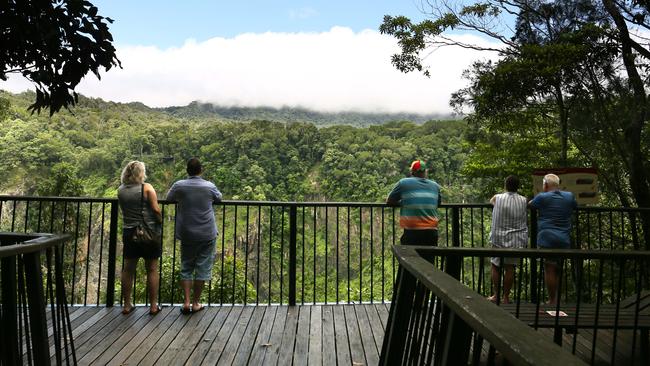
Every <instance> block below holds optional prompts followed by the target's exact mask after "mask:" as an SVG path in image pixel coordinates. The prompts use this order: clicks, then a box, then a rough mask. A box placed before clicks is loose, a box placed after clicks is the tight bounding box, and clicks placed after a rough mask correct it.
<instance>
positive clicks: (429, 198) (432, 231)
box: [386, 160, 441, 246]
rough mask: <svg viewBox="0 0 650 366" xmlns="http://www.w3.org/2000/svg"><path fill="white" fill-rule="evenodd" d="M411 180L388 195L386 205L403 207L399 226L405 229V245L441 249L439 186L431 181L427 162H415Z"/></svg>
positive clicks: (411, 168)
mask: <svg viewBox="0 0 650 366" xmlns="http://www.w3.org/2000/svg"><path fill="white" fill-rule="evenodd" d="M410 172H411V176H410V177H408V178H403V179H400V181H399V182H397V184H396V185H395V187H394V188H393V190H392V191H391V192H390V194H388V198H387V199H386V203H388V204H389V205H392V206H400V211H399V213H400V218H399V224H400V227H401V228H402V229H404V234H402V237H401V239H400V243H401V244H402V245H433V246H437V245H438V206H440V202H441V196H440V185H438V183H436V182H434V181H432V180H430V179H428V170H427V168H426V164H425V162H424V161H421V160H415V161H414V162H413V163H411V167H410Z"/></svg>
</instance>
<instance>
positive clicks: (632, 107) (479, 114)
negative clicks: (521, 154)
mask: <svg viewBox="0 0 650 366" xmlns="http://www.w3.org/2000/svg"><path fill="white" fill-rule="evenodd" d="M432 8H433V12H432V13H431V14H430V15H431V18H430V19H427V20H425V21H423V22H420V23H417V24H413V23H411V21H410V20H409V19H408V18H405V17H391V16H386V17H385V18H384V23H383V24H382V26H381V31H382V32H383V33H387V34H391V35H394V36H395V37H397V38H398V40H399V43H400V46H401V48H402V50H401V51H402V52H401V54H398V55H395V56H394V58H393V63H394V64H395V66H396V67H397V68H398V69H400V70H402V71H413V70H422V71H424V72H425V73H426V72H428V70H425V68H423V66H422V64H421V58H420V52H421V51H423V50H424V49H426V48H428V47H431V46H440V45H443V44H444V45H456V46H461V47H472V48H476V49H483V50H492V51H497V52H499V54H500V56H501V58H500V59H499V60H498V61H495V62H478V63H476V64H474V66H473V67H472V68H471V69H470V70H469V71H468V73H467V76H468V78H469V80H470V85H469V87H468V88H465V89H463V90H461V91H459V92H458V93H456V94H455V95H454V98H453V100H452V103H453V104H454V105H455V106H456V107H457V108H459V109H460V108H462V107H467V106H469V107H470V108H471V113H470V115H469V117H468V121H470V122H472V123H474V124H475V125H476V126H477V129H478V130H479V131H480V130H482V131H481V132H483V136H485V137H487V138H490V137H494V132H497V133H513V132H514V133H519V134H522V135H524V136H530V132H532V131H531V130H533V129H536V126H539V123H542V124H544V125H547V126H559V129H557V130H556V131H557V135H559V148H558V149H557V150H558V151H561V152H562V154H561V155H560V156H559V158H558V159H557V160H556V164H559V165H565V164H567V163H571V164H588V165H594V166H598V167H601V174H602V176H603V177H604V179H603V180H604V182H605V184H606V185H607V186H609V188H610V191H611V192H615V193H616V194H617V195H618V198H619V199H620V202H621V203H622V204H623V205H629V204H630V203H632V201H634V202H635V203H636V204H637V205H639V206H642V207H650V181H649V173H648V171H649V170H648V163H647V162H648V151H647V145H648V144H647V142H648V133H647V128H646V120H647V113H648V107H647V95H646V94H647V92H646V90H645V85H644V82H643V80H644V79H645V78H647V72H646V70H647V67H648V66H649V65H650V63H649V62H648V61H649V60H650V50H648V48H647V47H645V46H643V45H642V44H641V43H639V42H638V41H637V38H635V37H634V36H633V35H630V30H629V28H630V27H632V28H634V27H638V28H645V29H648V28H649V26H650V25H649V24H650V23H649V21H648V20H647V19H648V17H647V16H646V15H647V14H648V6H647V4H645V3H643V2H636V1H622V2H614V1H611V0H602V1H601V2H591V1H586V0H580V1H568V0H558V1H553V2H547V1H533V0H524V1H510V2H502V1H484V2H477V3H473V4H469V5H468V4H464V5H459V6H456V7H454V6H451V5H450V4H448V3H447V2H445V1H436V2H434V3H433V7H432ZM511 14H514V15H516V21H515V28H514V29H515V34H514V36H513V37H509V36H508V34H507V33H505V32H503V31H502V29H505V28H503V26H504V24H506V23H507V19H508V17H510V15H511ZM451 29H454V30H459V29H460V30H469V31H473V32H478V33H481V34H483V35H487V36H489V37H492V38H493V39H495V40H498V41H500V42H501V43H502V44H503V47H494V48H493V49H489V48H484V47H480V46H478V45H470V44H463V43H461V42H456V41H454V40H453V39H452V38H450V37H449V36H448V33H447V32H448V31H450V30H451ZM621 66H622V69H623V70H625V74H621V73H620V72H618V71H617V70H620V67H621ZM547 131H548V130H547ZM537 132H541V131H539V130H538V131H537ZM548 133H552V131H548ZM548 133H547V135H548ZM479 136H480V135H479ZM483 141H485V142H489V140H483ZM569 143H571V145H569ZM504 147H505V148H506V149H508V148H509V146H504ZM513 156H517V154H516V153H514V154H513ZM569 159H570V160H569ZM621 169H622V174H621ZM621 177H623V179H621ZM627 192H630V193H631V194H627ZM644 233H645V235H646V243H650V242H649V240H650V215H645V217H644Z"/></svg>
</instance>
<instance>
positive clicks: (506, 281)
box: [503, 264, 515, 304]
mask: <svg viewBox="0 0 650 366" xmlns="http://www.w3.org/2000/svg"><path fill="white" fill-rule="evenodd" d="M503 268H504V269H505V274H504V275H503V303H504V304H509V303H510V289H511V288H512V283H513V282H514V279H515V266H513V265H512V264H504V265H503Z"/></svg>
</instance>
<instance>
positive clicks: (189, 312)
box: [181, 306, 192, 315]
mask: <svg viewBox="0 0 650 366" xmlns="http://www.w3.org/2000/svg"><path fill="white" fill-rule="evenodd" d="M191 313H192V308H186V307H184V306H182V307H181V314H183V315H188V314H191Z"/></svg>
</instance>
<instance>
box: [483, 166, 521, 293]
mask: <svg viewBox="0 0 650 366" xmlns="http://www.w3.org/2000/svg"><path fill="white" fill-rule="evenodd" d="M505 189H506V192H504V193H499V194H496V195H494V196H493V197H492V198H491V199H490V203H492V205H493V206H494V208H493V209H492V227H491V230H490V242H491V243H492V246H493V247H494V248H515V249H519V248H525V247H526V246H527V244H528V219H527V210H526V208H527V205H528V202H527V201H526V197H524V196H522V195H520V194H518V193H517V190H518V189H519V178H517V176H514V175H510V176H508V177H507V178H506V179H505ZM501 260H503V265H502V264H501ZM518 261H519V260H518V259H517V258H500V257H493V258H492V260H491V263H492V296H490V297H488V300H490V301H492V302H497V301H498V299H499V295H498V292H497V289H498V288H497V286H498V285H499V281H500V280H501V268H503V269H504V270H505V272H504V275H503V287H502V288H503V303H504V304H507V303H509V302H510V289H511V288H512V282H513V280H514V269H515V265H516V264H517V262H518Z"/></svg>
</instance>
